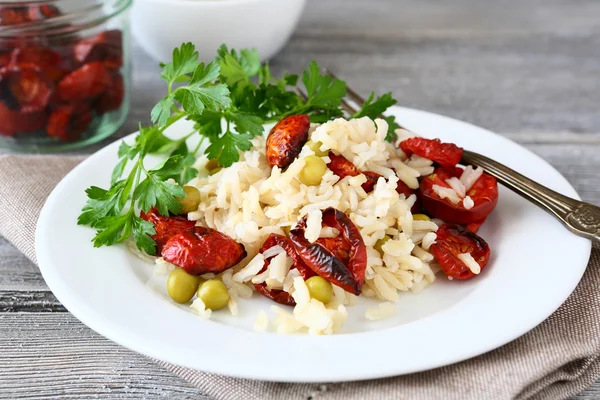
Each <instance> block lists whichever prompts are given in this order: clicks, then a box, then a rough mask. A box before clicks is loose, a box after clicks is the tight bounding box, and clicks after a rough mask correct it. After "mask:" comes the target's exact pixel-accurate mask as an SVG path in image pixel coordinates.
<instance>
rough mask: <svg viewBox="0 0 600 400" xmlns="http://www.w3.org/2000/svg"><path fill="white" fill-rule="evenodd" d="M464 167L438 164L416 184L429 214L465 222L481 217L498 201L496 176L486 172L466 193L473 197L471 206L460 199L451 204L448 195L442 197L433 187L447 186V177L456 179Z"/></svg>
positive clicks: (490, 210)
mask: <svg viewBox="0 0 600 400" xmlns="http://www.w3.org/2000/svg"><path fill="white" fill-rule="evenodd" d="M462 173H463V170H462V169H461V168H458V167H438V168H436V170H435V171H434V172H433V174H431V175H427V176H426V177H424V178H423V179H422V180H421V183H420V185H419V199H420V201H421V205H422V206H423V208H424V209H425V211H427V213H428V215H430V216H433V217H435V218H439V219H441V220H443V221H445V222H450V223H454V224H461V225H467V224H471V223H474V222H478V221H481V220H484V219H485V218H486V217H487V216H488V215H489V214H490V213H491V212H492V211H493V210H494V208H495V207H496V204H497V203H498V183H497V182H496V178H494V177H493V176H491V175H488V174H486V173H483V175H481V177H479V179H478V180H477V181H476V182H475V183H474V184H473V187H471V189H469V191H468V192H467V193H466V195H467V196H469V197H470V198H471V199H472V200H473V203H474V205H473V207H471V208H470V209H468V210H467V209H466V208H465V206H464V205H463V202H462V201H461V202H459V203H458V204H453V203H452V202H451V201H450V200H449V199H447V198H441V197H440V196H439V195H438V194H437V193H436V192H435V190H433V186H434V185H437V186H441V187H445V188H448V187H450V186H449V185H448V184H447V183H446V180H447V179H450V178H453V177H456V178H459V177H460V176H461V175H462Z"/></svg>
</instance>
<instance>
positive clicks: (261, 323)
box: [254, 310, 269, 332]
mask: <svg viewBox="0 0 600 400" xmlns="http://www.w3.org/2000/svg"><path fill="white" fill-rule="evenodd" d="M268 328H269V318H268V317H267V313H265V312H264V311H263V310H260V311H259V312H258V313H257V314H256V321H255V322H254V330H255V331H256V332H266V331H267V329H268Z"/></svg>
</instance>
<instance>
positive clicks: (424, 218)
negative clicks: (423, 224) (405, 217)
mask: <svg viewBox="0 0 600 400" xmlns="http://www.w3.org/2000/svg"><path fill="white" fill-rule="evenodd" d="M413 221H431V218H429V216H428V215H425V214H413Z"/></svg>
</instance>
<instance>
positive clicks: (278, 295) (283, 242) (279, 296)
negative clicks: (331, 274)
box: [254, 233, 315, 306]
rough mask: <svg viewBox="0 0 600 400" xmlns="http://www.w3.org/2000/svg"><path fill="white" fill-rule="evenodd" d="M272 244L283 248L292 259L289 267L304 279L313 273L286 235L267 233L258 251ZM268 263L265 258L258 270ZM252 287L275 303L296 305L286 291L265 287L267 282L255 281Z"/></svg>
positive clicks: (266, 266)
mask: <svg viewBox="0 0 600 400" xmlns="http://www.w3.org/2000/svg"><path fill="white" fill-rule="evenodd" d="M273 246H281V247H282V248H283V249H284V250H285V252H286V253H287V255H288V256H290V258H291V259H292V260H294V264H293V265H292V267H291V268H290V269H294V268H296V269H297V270H298V272H300V275H301V276H302V278H304V280H307V279H308V278H310V277H311V276H314V275H315V273H314V272H313V271H312V270H311V269H310V268H308V267H307V266H306V264H304V261H302V258H300V256H299V255H298V253H296V249H295V248H294V244H293V243H292V241H291V240H290V239H288V238H287V237H285V236H283V235H278V234H276V233H271V234H270V235H269V237H268V238H267V240H265V242H264V243H263V245H262V247H261V248H260V251H259V252H260V253H261V254H262V253H264V252H265V251H266V250H267V249H270V248H271V247H273ZM270 263H271V261H270V260H265V263H264V266H263V268H262V269H261V270H260V272H259V273H262V272H264V271H266V270H267V268H268V267H269V264H270ZM254 287H255V288H256V290H257V291H258V292H259V293H260V294H262V295H263V296H265V297H267V298H269V299H271V300H273V301H275V302H276V303H279V304H283V305H286V306H295V305H296V302H295V301H294V298H293V297H292V296H291V295H290V294H289V293H288V292H284V291H283V290H278V289H269V288H268V287H267V284H266V283H264V282H263V283H255V284H254Z"/></svg>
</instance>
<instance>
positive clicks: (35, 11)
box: [28, 4, 62, 21]
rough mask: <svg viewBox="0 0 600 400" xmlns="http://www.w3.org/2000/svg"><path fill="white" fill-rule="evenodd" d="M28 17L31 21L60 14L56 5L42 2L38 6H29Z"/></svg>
mask: <svg viewBox="0 0 600 400" xmlns="http://www.w3.org/2000/svg"><path fill="white" fill-rule="evenodd" d="M28 15H29V19H30V20H32V21H41V20H44V19H48V18H55V17H58V16H60V15H62V12H61V11H60V9H59V8H58V7H56V6H55V5H52V4H43V5H39V6H33V5H32V6H29V10H28Z"/></svg>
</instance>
